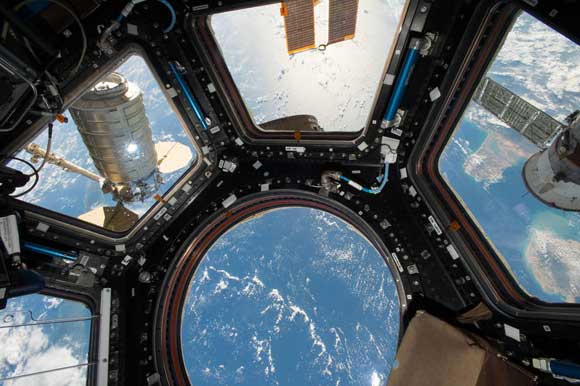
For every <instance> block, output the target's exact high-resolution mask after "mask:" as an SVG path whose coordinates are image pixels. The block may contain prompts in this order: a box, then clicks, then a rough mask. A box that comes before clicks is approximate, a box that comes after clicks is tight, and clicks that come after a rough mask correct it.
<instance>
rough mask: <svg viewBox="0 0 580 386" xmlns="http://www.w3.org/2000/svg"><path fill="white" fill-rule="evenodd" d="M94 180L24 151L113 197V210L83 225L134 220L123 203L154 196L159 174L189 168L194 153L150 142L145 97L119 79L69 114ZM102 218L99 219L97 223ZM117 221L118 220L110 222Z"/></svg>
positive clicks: (100, 86)
mask: <svg viewBox="0 0 580 386" xmlns="http://www.w3.org/2000/svg"><path fill="white" fill-rule="evenodd" d="M69 111H70V113H71V115H72V118H73V120H74V122H75V123H76V125H77V128H78V131H79V133H80V135H81V137H82V139H83V141H84V143H85V145H86V147H87V149H88V152H89V155H90V157H91V159H92V160H93V163H94V165H95V168H96V169H97V172H98V174H95V173H92V172H90V171H88V170H86V169H84V168H82V167H80V166H77V165H75V164H73V163H72V162H69V161H67V160H66V159H64V157H61V156H59V155H57V154H54V153H51V152H50V150H49V149H47V150H48V151H49V153H48V154H46V150H44V149H42V148H41V147H40V146H38V145H37V144H34V143H31V144H29V145H28V146H27V147H26V150H27V151H28V152H29V153H31V154H32V155H33V160H34V159H35V158H36V159H41V158H44V157H46V158H47V162H49V163H51V164H54V165H57V166H59V167H61V168H63V169H65V170H67V171H69V172H73V173H78V174H81V175H83V176H85V177H87V178H90V179H92V180H94V181H96V182H98V183H100V184H101V189H102V191H103V192H104V193H110V194H112V196H113V198H114V200H115V201H117V202H118V205H117V206H116V207H102V208H97V209H95V210H93V211H91V212H89V213H87V214H85V215H82V216H80V218H81V219H83V220H87V221H89V222H91V223H99V225H100V223H103V222H109V221H111V220H112V218H113V217H119V216H121V217H124V218H127V217H131V218H130V219H129V220H128V221H133V220H136V219H133V217H135V216H137V215H136V214H133V213H132V212H130V211H128V210H127V209H126V208H124V207H123V205H122V203H123V202H134V201H143V200H145V199H147V198H149V197H151V196H153V195H154V194H155V193H156V192H157V191H158V189H159V187H160V185H161V184H162V182H163V178H162V174H163V173H171V172H173V171H175V170H178V169H181V168H183V167H186V166H188V165H189V163H190V161H191V159H192V153H191V150H190V149H189V147H187V146H185V145H183V144H181V143H178V142H159V143H154V142H153V135H152V132H151V127H150V124H149V119H148V118H147V114H146V110H145V105H144V103H143V92H142V91H141V90H140V89H139V87H138V86H137V85H135V84H134V83H131V82H128V81H127V80H126V79H125V78H124V77H123V76H122V75H121V74H118V73H115V72H113V73H111V74H109V75H107V76H106V77H104V78H103V79H101V80H100V81H99V82H98V83H97V84H96V85H94V86H93V87H92V88H91V89H90V90H88V91H87V92H86V93H85V94H84V95H83V96H82V97H81V98H80V99H79V100H77V101H76V102H75V103H74V104H73V105H72V106H71V107H70V109H69ZM99 217H100V219H99ZM114 221H116V220H114Z"/></svg>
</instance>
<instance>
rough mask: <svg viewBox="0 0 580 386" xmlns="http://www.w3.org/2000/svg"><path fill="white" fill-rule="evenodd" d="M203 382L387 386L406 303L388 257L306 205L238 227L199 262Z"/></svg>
mask: <svg viewBox="0 0 580 386" xmlns="http://www.w3.org/2000/svg"><path fill="white" fill-rule="evenodd" d="M181 323H182V324H181V346H182V352H183V359H184V364H185V367H186V369H187V371H188V375H189V379H190V381H191V384H193V385H199V386H203V385H242V386H243V385H247V386H254V385H341V386H349V385H352V386H355V385H356V386H359V385H369V386H379V385H384V384H386V380H387V377H388V375H389V372H390V369H391V366H392V363H393V361H394V359H395V352H396V349H397V341H398V334H399V300H398V296H397V289H396V287H395V282H394V280H393V277H392V274H391V272H390V270H389V268H388V266H387V264H386V262H385V260H384V259H383V257H382V256H381V255H380V253H379V252H378V251H377V250H376V249H375V248H374V247H373V246H372V245H371V244H370V242H369V241H368V240H367V239H366V238H364V237H363V236H362V235H361V234H360V233H359V232H357V231H356V230H355V229H353V228H352V227H351V226H350V225H348V224H347V223H345V222H344V221H343V220H341V219H339V218H338V217H335V216H334V215H331V214H330V213H327V212H324V211H321V210H316V209H310V208H299V207H287V208H281V209H275V210H271V211H267V212H263V213H261V214H260V215H258V216H253V217H251V218H249V219H248V220H246V221H244V222H242V223H239V224H237V225H235V226H234V227H233V228H231V229H230V230H228V231H227V232H226V233H225V234H223V235H222V236H221V237H220V238H219V239H218V240H217V241H216V242H215V244H213V246H211V247H210V249H209V250H208V252H207V253H206V255H205V256H204V257H203V260H201V262H200V263H199V265H198V267H197V269H196V271H195V274H194V276H193V278H192V279H191V283H190V285H189V289H188V293H187V298H186V301H185V303H184V308H183V311H182V315H181Z"/></svg>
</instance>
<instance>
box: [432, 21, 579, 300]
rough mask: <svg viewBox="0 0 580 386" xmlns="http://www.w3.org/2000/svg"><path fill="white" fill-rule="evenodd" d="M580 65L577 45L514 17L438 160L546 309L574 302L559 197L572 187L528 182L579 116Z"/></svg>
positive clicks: (571, 242)
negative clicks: (553, 304) (548, 305)
mask: <svg viewBox="0 0 580 386" xmlns="http://www.w3.org/2000/svg"><path fill="white" fill-rule="evenodd" d="M579 62H580V48H579V47H578V45H576V44H575V43H574V42H572V41H570V40H568V39H567V38H566V37H564V36H562V35H560V34H559V33H558V32H556V31H554V30H553V29H551V28H550V27H548V26H546V25H544V24H543V23H541V22H540V21H538V20H536V19H535V18H534V17H532V16H531V15H529V14H526V13H521V14H520V15H519V16H518V17H517V19H516V20H515V22H514V24H513V26H512V28H511V30H510V31H509V33H508V34H507V36H506V38H505V41H504V42H503V45H502V46H501V48H500V49H499V51H498V52H497V54H496V56H495V58H494V60H493V62H492V63H491V65H490V66H489V68H488V71H487V73H486V74H485V76H484V77H483V78H482V80H481V81H480V83H479V85H478V88H477V89H476V90H475V92H474V95H473V97H472V100H471V101H470V102H469V105H468V106H467V109H466V111H465V113H464V115H463V118H462V119H461V121H460V122H459V124H458V125H457V127H456V129H455V132H454V133H453V136H452V137H451V139H450V141H449V143H448V144H447V147H446V148H445V150H444V152H443V153H442V155H441V158H440V160H439V171H440V172H441V174H442V176H443V177H444V179H445V180H446V182H447V183H448V185H449V186H450V187H451V189H452V190H453V191H454V193H455V195H456V196H457V198H458V199H459V200H460V201H461V202H462V204H463V205H464V206H465V208H466V209H467V210H468V212H469V214H470V215H471V217H472V219H473V220H474V222H476V223H477V225H478V226H479V228H480V229H481V231H482V233H484V234H485V236H486V238H487V239H488V241H489V242H490V243H491V245H492V246H493V247H494V248H495V251H496V253H497V254H498V255H499V256H500V257H501V258H502V260H503V263H504V264H505V266H506V267H507V268H508V269H509V270H510V271H511V274H512V275H513V277H514V278H515V279H516V281H517V282H518V283H519V284H520V286H521V287H522V288H523V289H524V290H525V291H526V292H527V293H528V294H529V295H530V296H532V297H536V298H539V299H540V300H542V301H546V302H569V303H578V302H580V285H579V283H580V264H579V261H578V253H579V251H580V216H579V215H578V212H574V211H573V208H572V207H567V206H569V205H574V204H573V202H574V199H573V198H571V197H567V198H566V197H565V195H566V194H567V193H566V189H568V188H569V189H573V188H574V185H572V184H570V183H569V182H564V181H562V180H561V179H560V180H559V178H558V177H556V176H555V175H551V176H548V175H547V174H546V176H545V177H542V178H538V177H537V176H535V175H534V173H537V172H538V173H539V172H541V167H539V166H538V165H540V163H541V157H540V156H547V155H548V154H551V153H550V152H551V150H550V149H554V147H552V145H556V144H560V145H561V144H562V143H563V142H562V140H561V139H560V138H561V133H562V132H564V131H565V130H566V128H567V127H568V128H569V127H570V119H567V117H569V116H570V114H571V113H573V112H574V111H575V110H577V109H578V108H580V87H579V82H578V79H580V70H579V68H578V63H579ZM547 165H549V164H547ZM550 173H551V172H550ZM538 181H539V182H541V186H539V189H538V186H537V185H536V182H538ZM559 184H564V185H562V186H563V187H564V188H565V189H563V190H562V192H564V196H559V197H556V196H554V194H555V193H557V192H558V191H559V189H560V187H559ZM567 184H570V185H567ZM569 191H570V190H568V192H569ZM554 206H557V207H558V206H559V207H562V208H565V209H567V210H564V209H558V208H557V207H554Z"/></svg>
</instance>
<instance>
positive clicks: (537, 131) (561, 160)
mask: <svg viewBox="0 0 580 386" xmlns="http://www.w3.org/2000/svg"><path fill="white" fill-rule="evenodd" d="M473 98H474V101H475V102H476V103H478V104H479V105H480V106H482V107H483V108H485V109H486V110H488V111H489V112H491V113H492V114H493V115H495V116H496V117H497V118H499V119H500V120H501V121H502V122H504V123H505V124H507V125H508V126H509V127H511V128H512V129H514V130H516V131H517V132H519V133H520V134H522V135H523V136H525V137H526V138H527V139H529V140H530V141H531V142H532V143H534V144H535V145H536V146H538V148H539V151H538V152H537V153H535V154H534V155H532V156H531V157H530V158H529V159H528V160H527V161H526V163H525V165H524V168H523V170H522V176H523V179H524V182H525V184H526V187H527V188H528V190H529V191H530V192H531V193H532V194H533V195H534V196H536V197H537V198H538V199H539V200H540V201H542V202H543V203H545V204H546V205H549V206H552V207H555V208H559V209H563V210H568V211H580V111H579V110H577V111H575V112H574V113H572V114H570V115H569V116H568V117H567V118H566V122H565V123H560V122H558V121H557V120H556V119H554V118H552V117H551V116H550V115H548V114H546V113H545V112H543V111H541V110H539V109H538V108H536V107H535V106H533V105H532V104H530V103H528V102H527V101H526V100H524V99H523V98H521V97H519V96H518V95H516V94H514V93H512V92H511V91H510V90H508V89H506V88H505V87H503V86H501V85H500V84H498V83H496V82H495V81H493V80H492V79H490V78H485V79H483V80H482V81H481V83H480V84H479V86H478V88H477V90H476V91H475V95H474V97H473Z"/></svg>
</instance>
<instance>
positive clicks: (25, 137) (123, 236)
mask: <svg viewBox="0 0 580 386" xmlns="http://www.w3.org/2000/svg"><path fill="white" fill-rule="evenodd" d="M132 56H139V57H140V58H141V59H143V61H144V62H145V63H146V65H147V68H148V69H149V71H150V72H151V74H153V77H154V78H155V80H156V81H157V84H158V85H159V89H160V90H162V92H163V94H164V95H165V97H166V100H167V103H168V104H169V106H170V107H171V108H172V110H173V112H174V113H175V115H176V117H177V119H178V121H179V122H180V125H181V127H182V128H183V131H184V132H185V134H186V135H187V136H188V138H189V140H190V143H191V145H192V146H193V147H194V149H195V151H196V153H197V154H196V159H195V163H194V164H192V165H191V166H190V167H189V168H188V169H187V170H185V171H184V172H183V173H182V174H181V176H180V177H179V178H178V179H177V181H176V182H175V183H174V184H173V185H172V186H171V187H170V188H169V189H168V190H167V192H165V194H164V195H163V196H162V198H163V201H158V202H156V203H155V204H153V205H152V206H151V207H150V208H149V209H148V210H147V211H146V212H145V214H143V216H141V217H140V218H139V220H138V221H137V222H136V223H135V224H134V225H133V226H132V227H131V228H130V229H128V230H126V231H123V232H115V231H111V230H108V229H105V228H102V227H99V226H96V225H94V224H91V223H88V222H85V221H82V220H80V219H78V218H76V217H72V216H68V215H65V214H62V213H59V212H55V211H53V210H50V209H47V208H44V207H41V206H38V205H34V204H30V203H27V202H25V201H23V200H19V199H15V198H9V200H10V205H12V206H13V207H15V208H17V209H20V210H23V211H24V213H25V215H26V217H27V218H30V219H33V220H36V221H40V222H43V223H47V224H51V225H54V226H56V227H58V228H63V229H65V230H68V231H72V232H75V233H76V234H80V235H83V236H86V237H87V238H96V239H100V240H104V241H106V242H113V243H119V242H125V241H128V240H130V239H131V238H132V237H133V236H135V235H136V234H137V233H138V232H139V231H140V230H141V229H142V228H144V227H145V226H146V225H147V224H148V223H150V222H151V221H154V217H155V215H156V214H157V213H158V212H159V210H161V208H162V207H163V205H164V201H167V200H168V199H169V198H171V197H173V196H174V195H175V194H176V193H177V192H178V191H179V190H180V189H181V188H182V187H183V186H184V185H185V184H186V183H187V181H188V180H190V179H192V178H195V177H194V176H198V175H200V174H201V173H202V172H203V170H204V165H205V164H204V162H203V156H202V154H203V153H202V151H201V145H200V144H199V142H198V140H197V139H196V138H195V137H196V135H197V134H196V133H195V131H194V130H193V126H192V125H191V124H189V123H188V118H187V114H186V113H185V112H184V111H183V108H182V106H181V105H180V104H179V102H178V103H176V101H175V100H174V98H172V97H171V95H169V93H168V90H167V88H166V87H164V84H166V82H163V81H162V79H161V76H160V74H159V70H158V68H157V66H156V65H155V63H154V62H153V61H152V60H151V56H150V55H148V53H147V51H146V50H145V48H144V47H142V46H140V45H138V44H136V43H129V44H127V45H126V46H124V47H123V48H122V49H121V50H120V51H119V52H118V53H117V54H115V55H114V56H113V57H111V58H110V59H109V60H108V61H107V63H106V65H104V66H102V67H101V68H99V69H97V70H96V71H95V72H93V73H91V74H90V75H88V76H85V77H83V78H82V79H81V80H80V81H78V82H77V83H76V84H75V85H74V86H73V87H72V88H71V89H69V90H66V92H65V95H64V109H68V108H69V107H70V106H71V105H72V104H73V103H74V102H75V101H76V100H77V99H78V98H80V97H81V96H82V95H83V93H84V92H86V91H87V90H88V89H89V88H90V87H91V86H92V85H94V84H95V83H97V82H98V81H99V80H100V79H101V78H102V77H104V76H106V75H107V74H108V73H110V72H112V71H114V70H115V69H116V68H117V67H119V66H121V65H122V64H123V63H124V62H126V61H127V60H128V59H129V58H131V57H132ZM50 122H51V120H50V119H49V118H47V117H43V118H40V119H39V120H38V121H36V122H34V123H33V124H32V126H31V127H30V128H29V129H28V130H27V131H25V132H23V134H22V135H20V136H19V137H18V139H17V140H16V141H14V142H12V143H11V144H10V145H11V147H10V149H9V152H10V153H16V152H18V151H20V150H21V149H23V148H24V146H26V144H27V143H29V142H30V141H32V140H33V139H34V138H35V137H36V136H37V135H39V134H41V133H42V132H43V130H45V129H46V126H47V125H48V123H50Z"/></svg>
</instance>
